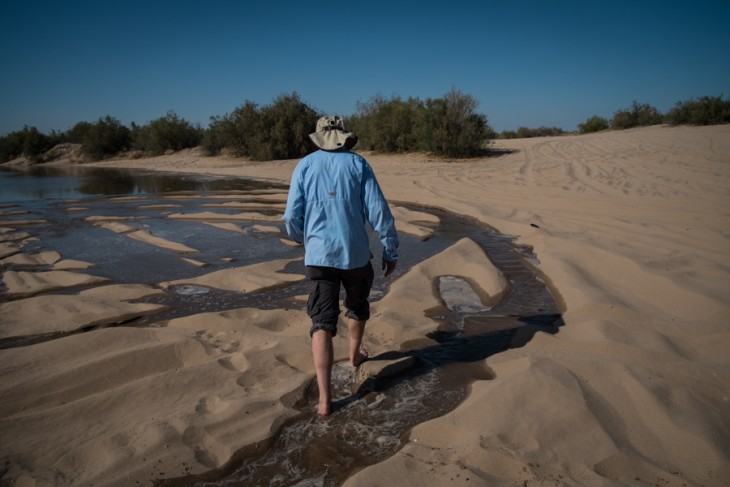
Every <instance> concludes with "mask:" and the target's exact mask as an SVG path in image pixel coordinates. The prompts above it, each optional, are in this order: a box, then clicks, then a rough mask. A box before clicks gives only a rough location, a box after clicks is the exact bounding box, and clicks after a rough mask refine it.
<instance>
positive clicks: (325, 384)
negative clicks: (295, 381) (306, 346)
mask: <svg viewBox="0 0 730 487" xmlns="http://www.w3.org/2000/svg"><path fill="white" fill-rule="evenodd" d="M312 359H313V360H314V370H315V372H316V373H317V386H318V387H319V406H318V407H317V412H318V413H319V414H321V415H322V416H327V415H328V414H329V413H330V406H331V403H332V392H331V382H332V363H333V362H334V352H333V349H332V333H330V332H329V331H326V330H317V331H315V332H314V334H313V335H312Z"/></svg>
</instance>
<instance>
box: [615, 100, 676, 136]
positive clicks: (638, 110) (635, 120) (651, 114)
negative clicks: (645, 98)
mask: <svg viewBox="0 0 730 487" xmlns="http://www.w3.org/2000/svg"><path fill="white" fill-rule="evenodd" d="M662 118H663V117H662V115H661V113H659V111H658V110H657V109H656V108H654V107H653V106H651V105H649V104H648V103H639V102H637V101H636V100H634V102H633V103H632V104H631V108H629V109H621V110H618V111H617V112H616V113H614V114H613V119H612V120H611V127H612V128H614V129H629V128H633V127H643V126H647V125H656V124H658V123H662Z"/></svg>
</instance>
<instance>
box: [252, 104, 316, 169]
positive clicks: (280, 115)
mask: <svg viewBox="0 0 730 487" xmlns="http://www.w3.org/2000/svg"><path fill="white" fill-rule="evenodd" d="M317 118H318V115H317V112H316V111H314V109H312V108H311V107H309V106H308V105H307V104H306V103H304V102H303V101H302V100H301V99H300V98H299V95H298V94H297V93H292V94H291V95H280V96H278V97H277V98H275V99H274V102H273V103H272V104H271V105H267V106H264V107H262V108H261V111H260V113H259V120H258V125H257V127H256V128H257V130H256V132H255V134H254V135H255V137H253V142H252V144H251V148H250V152H251V153H250V156H251V158H253V159H255V160H262V161H267V160H273V159H293V158H298V157H302V156H305V155H307V154H308V153H309V152H311V151H312V149H313V147H312V144H311V142H310V140H309V134H310V133H311V132H313V131H314V128H315V127H316V124H317Z"/></svg>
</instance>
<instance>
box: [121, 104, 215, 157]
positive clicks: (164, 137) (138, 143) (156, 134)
mask: <svg viewBox="0 0 730 487" xmlns="http://www.w3.org/2000/svg"><path fill="white" fill-rule="evenodd" d="M202 133H203V131H202V129H201V128H200V127H198V126H194V125H192V124H191V123H190V122H188V121H187V120H185V119H183V118H180V117H178V116H177V114H175V112H172V111H170V112H168V113H167V115H165V116H164V117H160V118H158V119H155V120H152V121H151V122H149V123H148V124H146V125H143V126H141V127H140V126H137V125H136V124H134V123H133V124H132V127H131V137H132V146H133V147H134V148H135V149H138V150H142V151H145V152H149V153H151V154H156V155H159V154H164V153H165V152H166V151H168V150H173V151H179V150H182V149H187V148H189V147H196V146H197V145H198V144H200V141H201V138H202Z"/></svg>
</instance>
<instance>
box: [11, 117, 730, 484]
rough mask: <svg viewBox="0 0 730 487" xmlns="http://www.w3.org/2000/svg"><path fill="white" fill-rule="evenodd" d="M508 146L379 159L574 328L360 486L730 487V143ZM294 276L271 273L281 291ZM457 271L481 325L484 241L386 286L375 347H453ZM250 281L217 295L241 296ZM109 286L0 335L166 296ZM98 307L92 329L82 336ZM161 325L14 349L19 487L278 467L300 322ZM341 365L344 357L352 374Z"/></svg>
mask: <svg viewBox="0 0 730 487" xmlns="http://www.w3.org/2000/svg"><path fill="white" fill-rule="evenodd" d="M495 148H497V149H499V150H500V152H501V153H502V154H503V155H501V156H499V157H490V158H484V159H478V160H458V161H442V160H438V159H436V158H433V157H429V156H427V155H419V154H410V155H379V154H371V153H364V154H363V155H365V157H366V158H367V159H368V160H369V161H370V163H371V164H372V166H373V168H374V170H375V173H376V175H377V177H378V179H379V181H380V184H381V186H382V188H383V191H384V192H385V194H386V196H387V197H388V198H389V200H390V201H391V202H392V204H393V206H394V207H397V206H398V202H417V203H420V204H425V205H428V206H433V207H439V208H443V209H446V210H449V211H452V212H455V213H459V214H463V215H468V216H470V217H473V218H475V219H477V220H479V221H481V222H484V223H486V224H488V225H491V226H493V227H495V228H496V229H498V230H499V231H501V232H503V233H506V234H509V235H513V236H515V237H516V239H517V242H518V243H520V244H524V245H529V246H532V247H533V248H534V252H535V254H536V256H537V258H538V259H539V264H538V265H537V268H538V270H539V271H540V272H541V273H542V274H543V276H544V279H546V280H547V281H548V282H549V284H550V286H551V287H552V288H553V289H554V291H555V293H556V296H557V297H558V298H559V300H560V302H561V303H562V306H563V310H562V311H563V320H564V325H563V326H561V327H560V330H559V332H558V333H557V334H554V335H553V334H547V333H543V332H540V331H538V332H537V333H535V334H534V336H532V338H531V339H529V340H527V341H526V342H525V343H521V344H520V345H521V346H519V347H516V348H512V349H510V350H507V351H504V352H502V353H498V354H496V355H493V356H491V357H489V358H488V359H486V360H485V361H484V363H483V366H484V367H485V369H486V370H489V371H490V375H491V376H493V378H492V379H490V380H480V381H477V382H475V383H474V384H473V385H472V386H471V388H470V391H469V394H468V397H467V398H466V399H465V400H464V401H463V402H462V403H461V404H460V405H459V406H458V407H457V408H456V409H455V410H454V411H452V412H451V413H449V414H447V415H445V416H443V417H441V418H437V419H434V420H431V421H428V422H425V423H423V424H421V425H419V426H417V427H416V428H414V429H413V431H411V432H410V434H409V437H408V440H409V441H408V443H407V444H406V446H405V447H404V448H403V449H401V450H400V451H399V452H398V453H396V454H395V455H394V456H392V457H391V458H389V459H388V460H386V461H384V462H381V463H378V464H375V465H373V466H370V467H368V468H365V469H363V470H361V471H359V472H357V473H356V474H355V475H354V476H352V477H351V478H350V479H348V481H347V482H346V485H348V486H372V485H392V484H393V482H394V481H395V479H397V482H398V484H399V485H403V486H406V485H413V486H422V485H469V486H476V485H489V486H495V485H496V486H502V485H504V486H515V485H518V486H523V485H529V486H534V485H571V486H586V485H587V486H593V485H596V486H598V485H600V486H603V485H607V486H614V485H660V486H677V487H679V486H701V485H702V486H723V485H730V453H729V452H730V390H729V389H730V367H729V365H730V353H728V350H730V325H728V322H729V321H730V245H729V244H730V232H729V231H728V229H730V126H727V125H725V126H713V127H664V126H657V127H649V128H642V129H635V130H627V131H616V132H613V131H611V132H604V133H597V134H590V135H583V136H564V137H550V138H536V139H518V140H508V141H498V142H497V143H496V144H495ZM295 164H296V161H274V162H266V163H260V162H246V161H241V160H234V159H225V158H203V157H200V156H199V155H198V154H197V153H196V152H195V151H184V152H182V153H177V154H173V155H169V156H163V157H159V158H152V159H143V160H114V161H106V162H103V163H99V164H97V165H99V166H110V167H139V168H145V169H157V170H160V171H173V172H187V173H200V174H211V175H231V176H241V177H252V178H260V179H266V180H270V181H277V182H288V179H289V176H290V174H291V171H292V169H293V167H294V165H295ZM272 201H277V202H281V197H280V195H279V196H276V197H274V198H272ZM8 211H9V210H8ZM395 212H396V214H397V216H398V225H399V229H400V228H403V229H410V230H411V231H412V232H413V233H414V234H416V235H419V233H418V232H421V233H420V235H421V237H419V238H428V236H429V233H428V230H429V228H431V226H432V225H433V222H432V221H429V220H427V219H426V220H424V218H425V217H423V216H421V217H419V216H418V215H410V214H408V213H407V212H403V211H401V210H396V211H395ZM175 217H178V218H181V217H182V218H189V219H194V220H205V221H210V220H212V222H213V223H220V222H219V221H218V220H226V219H230V218H228V217H221V216H220V213H218V212H204V213H201V214H197V215H184V214H178V215H175ZM233 218H234V222H233V223H235V226H234V227H232V229H233V228H241V227H240V225H241V223H238V222H236V221H235V220H237V219H239V218H240V219H242V220H247V221H257V220H265V218H261V217H260V216H259V215H258V214H256V213H239V214H236V215H234V217H233ZM419 218H420V219H419ZM32 223H33V222H32V221H31V220H27V221H25V222H22V223H20V224H21V225H23V228H22V229H21V230H18V229H17V228H11V227H10V224H9V221H5V222H3V223H2V226H3V227H7V228H8V230H5V229H4V230H3V232H2V234H3V235H7V234H8V233H16V232H17V233H18V234H20V232H27V233H29V234H32V231H33V230H32ZM410 226H414V227H417V228H411V227H410ZM117 228H119V227H117ZM233 231H236V230H233ZM25 238H27V236H21V235H18V237H17V239H15V238H12V239H9V240H8V241H6V242H3V243H2V246H1V247H0V251H1V252H2V253H0V257H4V258H13V257H14V256H17V255H19V253H20V252H21V250H22V243H23V241H24V240H23V239H25ZM14 258H18V257H14ZM283 264H285V263H283V262H278V263H273V264H271V265H270V266H269V267H266V266H264V267H263V268H259V269H257V273H256V274H255V275H256V276H259V277H260V276H264V275H265V274H267V273H268V274H270V275H273V276H276V275H277V274H280V273H277V272H276V271H280V270H281V269H282V266H283ZM3 269H4V270H5V274H8V272H11V271H9V270H6V268H3ZM13 272H14V271H13ZM444 274H449V275H459V276H465V277H469V279H470V280H474V281H476V282H478V283H480V286H481V289H478V290H477V292H478V294H479V296H480V297H481V298H482V299H483V301H484V303H485V305H486V304H488V301H489V300H490V299H499V297H500V293H503V292H504V290H505V286H506V285H507V283H505V282H504V278H503V276H501V273H500V272H499V271H498V270H496V269H495V268H494V267H493V266H492V264H491V262H490V261H489V259H488V257H486V256H485V255H484V254H483V253H482V252H481V251H480V250H479V248H478V247H476V246H475V245H473V242H470V241H469V240H463V241H460V242H459V243H458V244H457V245H456V246H454V247H452V248H450V249H447V250H446V251H444V252H443V253H442V254H439V255H437V256H435V257H433V258H432V259H429V260H428V261H425V262H423V263H421V264H419V265H417V266H416V267H414V268H413V269H412V270H411V271H410V272H409V273H407V274H405V275H404V276H402V277H401V278H399V279H398V280H396V281H394V282H393V283H392V286H391V289H390V290H389V292H388V293H387V294H386V296H385V297H384V298H383V299H382V300H381V301H380V302H378V303H376V305H375V306H374V310H373V311H374V314H373V319H372V321H371V323H370V324H369V325H368V331H367V338H366V344H367V345H368V346H369V347H371V348H372V349H374V350H376V351H377V350H392V349H397V348H398V347H399V346H400V345H401V344H403V343H405V342H406V341H407V340H409V339H414V338H420V339H421V340H423V339H424V338H423V337H424V334H425V333H426V332H427V331H430V330H433V329H434V328H435V326H436V324H435V323H434V322H432V321H431V320H430V319H429V318H427V317H425V316H424V310H426V309H428V308H429V307H431V306H433V305H434V303H435V302H436V301H437V298H436V297H435V295H434V292H433V289H434V286H435V284H434V279H435V278H437V277H438V276H440V275H444ZM11 275H12V274H11ZM244 275H245V273H239V274H238V275H235V274H230V275H228V276H225V277H226V279H225V280H223V279H218V278H217V277H218V276H216V279H214V281H216V282H228V284H229V285H232V286H233V285H236V286H242V284H241V282H242V279H243V276H244ZM259 277H256V279H258V278H259ZM279 277H281V276H279ZM208 279H210V276H208ZM286 279H288V278H286ZM208 284H210V281H209V282H208ZM254 284H255V285H260V286H263V287H266V286H269V285H276V283H274V284H271V282H270V281H266V280H265V281H260V282H259V281H256V282H255V283H254ZM112 286H114V285H113V284H112V285H98V286H97V287H95V288H93V289H92V290H91V291H83V292H79V293H75V294H74V293H71V294H67V295H65V296H64V298H67V299H66V300H65V301H64V302H54V301H53V300H51V299H50V297H49V296H35V297H27V298H23V299H20V300H16V301H11V302H9V303H5V304H3V306H8V305H12V306H14V307H17V308H19V309H18V310H17V311H16V310H15V309H13V311H12V312H11V311H8V310H7V309H5V308H3V310H2V317H1V318H0V330H2V333H3V336H6V337H7V336H14V335H16V334H18V333H20V332H18V330H22V329H23V327H29V326H35V325H34V323H41V322H43V320H44V319H46V318H45V317H47V316H49V314H50V315H52V316H54V317H62V319H60V320H59V322H60V323H62V324H61V325H58V326H55V325H53V326H48V327H46V326H45V325H44V326H43V327H42V329H41V330H37V331H34V332H52V331H54V330H57V329H61V330H70V329H77V328H82V327H83V326H84V323H87V322H89V323H90V322H94V321H95V319H94V316H96V314H97V313H104V311H103V310H106V309H109V308H110V307H112V308H113V307H120V308H121V309H120V310H119V314H124V313H133V314H134V313H144V312H147V311H148V310H143V309H131V310H130V309H128V306H129V305H131V304H133V303H129V302H128V300H130V299H131V298H129V297H128V296H133V295H137V294H138V293H145V292H155V291H156V290H155V289H151V288H149V289H139V288H137V287H133V288H132V289H130V290H129V292H128V293H126V294H125V293H119V292H112V293H110V292H105V290H107V291H108V290H109V289H110V288H111V287H112ZM243 288H245V286H243ZM92 291H93V292H92ZM157 292H159V291H157ZM89 294H91V295H89ZM125 298H126V299H125ZM31 300H36V301H35V302H33V301H31ZM72 307H73V308H72ZM86 310H97V311H96V312H92V313H90V314H89V315H88V316H90V317H89V318H86V319H81V317H82V316H87V314H84V313H86ZM100 310H102V311H100ZM78 313H81V314H78ZM9 316H13V318H12V320H11V319H10V318H9ZM77 317H78V318H77ZM106 319H110V318H108V317H107V318H106ZM160 325H166V326H161V327H159V328H144V329H141V328H126V327H123V326H119V327H113V328H106V329H99V330H95V331H90V332H86V333H80V334H75V335H70V336H66V337H64V338H61V339H56V340H52V341H48V342H45V343H39V344H36V345H31V346H27V347H20V348H13V349H6V350H0V373H1V374H2V377H3V381H2V383H1V385H0V397H2V402H1V403H0V437H1V438H2V441H0V459H2V462H3V466H4V467H3V471H2V474H0V475H1V477H0V478H1V479H2V480H1V481H2V482H3V485H17V486H21V485H23V486H27V485H90V484H93V485H97V486H98V485H114V486H123V485H138V482H139V483H145V482H149V481H150V480H151V479H156V478H165V477H177V476H181V475H186V474H193V473H201V472H205V471H207V470H210V469H214V468H216V467H220V466H221V465H223V464H225V462H226V461H227V460H229V459H230V458H231V455H233V454H234V453H235V452H236V451H238V450H239V449H241V448H256V447H257V446H259V447H260V446H263V445H264V444H265V443H266V441H267V439H268V438H270V436H271V434H272V432H274V431H275V430H276V429H277V428H278V427H279V426H280V425H281V424H282V423H283V422H284V421H286V419H287V418H290V417H292V416H293V415H294V414H296V412H295V409H294V406H296V404H297V403H298V402H299V401H300V400H301V399H302V397H303V396H304V389H305V388H306V387H307V385H308V384H309V383H310V381H311V379H312V377H313V369H312V365H311V358H310V357H309V352H308V341H309V339H308V337H307V336H306V332H305V331H304V330H306V329H307V327H308V325H307V317H306V315H304V313H303V312H301V311H297V310H270V311H261V310H254V309H241V310H232V311H228V312H222V313H209V314H205V315H195V316H190V317H186V318H180V319H177V320H173V321H171V322H169V323H161V324H160ZM345 349H346V342H345V341H344V338H342V337H338V339H337V340H336V358H337V359H338V360H341V359H344V357H345V354H346V352H345Z"/></svg>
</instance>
